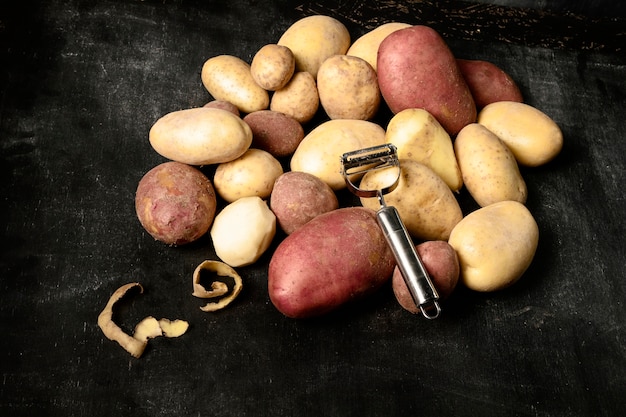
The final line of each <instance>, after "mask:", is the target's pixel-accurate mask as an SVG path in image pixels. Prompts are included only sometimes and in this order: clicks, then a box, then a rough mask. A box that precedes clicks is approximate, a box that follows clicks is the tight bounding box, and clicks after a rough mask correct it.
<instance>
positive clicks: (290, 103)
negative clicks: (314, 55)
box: [270, 72, 320, 123]
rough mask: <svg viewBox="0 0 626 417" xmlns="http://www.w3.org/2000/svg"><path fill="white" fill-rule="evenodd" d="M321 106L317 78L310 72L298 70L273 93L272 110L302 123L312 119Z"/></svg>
mask: <svg viewBox="0 0 626 417" xmlns="http://www.w3.org/2000/svg"><path fill="white" fill-rule="evenodd" d="M319 106H320V97H319V93H318V91H317V84H316V82H315V79H314V78H313V76H312V75H311V74H309V73H308V72H296V73H295V74H294V75H293V77H291V80H290V81H289V82H288V83H287V85H285V86H284V87H283V88H281V89H280V90H277V91H275V92H274V94H273V95H272V100H271V102H270V110H272V111H276V112H279V113H284V114H286V115H288V116H291V117H293V118H294V119H296V120H297V121H298V122H300V123H306V122H308V121H310V120H311V119H312V118H313V116H315V113H317V109H318V108H319Z"/></svg>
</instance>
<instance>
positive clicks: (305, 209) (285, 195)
mask: <svg viewBox="0 0 626 417" xmlns="http://www.w3.org/2000/svg"><path fill="white" fill-rule="evenodd" d="M270 208H271V209H272V211H273V212H274V214H275V215H276V220H278V224H279V226H280V228H281V229H282V230H283V231H284V232H285V233H286V234H288V235H290V234H292V233H293V232H294V231H296V229H299V228H300V227H302V226H303V225H304V224H305V223H308V222H309V221H310V220H312V219H313V218H315V217H317V216H319V215H320V214H324V213H327V212H329V211H332V210H336V209H338V208H339V201H338V200H337V196H336V195H335V192H334V191H333V189H332V188H330V186H329V185H328V184H326V183H325V182H324V181H322V180H320V179H319V178H317V177H316V176H315V175H313V174H309V173H307V172H298V171H289V172H285V173H284V174H282V175H281V176H280V177H278V178H277V179H276V181H275V182H274V188H273V189H272V195H271V196H270Z"/></svg>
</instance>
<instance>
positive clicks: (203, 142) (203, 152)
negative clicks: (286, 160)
mask: <svg viewBox="0 0 626 417" xmlns="http://www.w3.org/2000/svg"><path fill="white" fill-rule="evenodd" d="M149 138H150V144H151V145H152V147H153V148H154V150H155V151H157V152H158V153H159V154H160V155H162V156H163V157H165V158H167V159H171V160H173V161H178V162H182V163H185V164H189V165H210V164H219V163H222V162H228V161H232V160H233V159H236V158H238V157H240V156H241V155H243V153H244V152H245V151H247V150H248V148H249V147H250V144H251V143H252V130H250V127H249V126H248V125H247V124H246V123H244V121H243V120H241V119H240V118H239V117H237V116H235V115H234V114H233V113H231V112H229V111H227V110H222V109H216V108H207V107H198V108H192V109H185V110H177V111H174V112H171V113H168V114H166V115H165V116H163V117H161V118H160V119H159V120H157V121H156V123H154V125H153V126H152V128H151V129H150V134H149Z"/></svg>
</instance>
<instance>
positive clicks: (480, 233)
mask: <svg viewBox="0 0 626 417" xmlns="http://www.w3.org/2000/svg"><path fill="white" fill-rule="evenodd" d="M201 79H202V83H203V85H204V86H205V87H206V89H207V91H208V92H209V93H210V95H211V96H212V97H213V98H214V100H213V101H211V102H209V103H207V104H206V105H205V106H203V107H200V108H190V109H184V110H178V111H173V112H172V113H169V114H166V115H164V116H163V117H162V118H160V119H159V120H157V121H156V123H155V124H154V125H153V126H152V128H151V130H150V134H149V139H150V143H151V145H152V146H153V148H154V150H155V151H156V152H158V153H159V154H160V155H162V156H163V157H165V158H167V159H169V160H171V161H172V162H167V163H165V164H163V165H161V166H159V167H155V168H154V169H153V170H152V171H150V172H148V173H147V174H146V175H145V177H144V178H142V180H141V181H140V184H139V187H138V189H137V194H136V209H137V215H138V218H139V220H140V221H141V224H142V225H143V226H144V227H145V229H146V230H147V231H148V232H149V233H150V234H151V235H152V236H153V237H154V238H155V239H158V240H160V241H163V242H165V243H167V244H171V245H182V244H185V243H189V242H192V241H194V240H196V239H198V238H199V237H200V236H202V235H204V234H205V233H207V231H208V232H209V233H210V236H211V239H212V243H213V245H214V248H215V252H216V254H217V255H218V257H219V258H220V259H221V260H222V261H223V262H225V263H227V264H229V265H230V266H231V267H241V266H245V265H250V264H253V263H254V262H256V261H257V260H258V259H259V258H260V256H261V255H263V254H264V253H265V252H266V251H267V250H268V248H270V247H272V242H273V241H274V239H275V238H276V236H279V234H277V230H280V231H282V232H283V233H282V234H280V236H281V239H282V240H281V241H280V242H277V246H276V250H275V252H274V253H273V254H271V260H270V263H269V267H268V290H269V297H270V299H271V301H272V302H273V304H274V305H275V306H276V308H277V309H278V310H279V311H281V312H282V313H283V314H285V315H286V316H289V317H298V318H302V317H312V316H316V315H320V314H324V313H326V312H329V311H331V310H333V309H335V308H337V307H339V306H341V305H343V304H345V303H347V302H349V301H351V300H354V299H358V298H360V297H362V296H365V295H367V294H370V293H371V292H373V291H376V290H378V289H379V288H381V286H382V285H383V284H384V283H385V282H388V281H389V280H391V281H392V287H393V290H394V293H395V295H396V297H397V299H398V301H399V303H400V305H402V307H404V308H405V309H407V310H409V311H412V312H416V310H415V304H414V303H413V302H412V300H411V299H410V295H408V292H407V291H406V286H405V284H404V281H403V280H402V279H401V276H400V275H399V272H398V270H397V268H396V265H395V260H394V257H393V254H392V252H391V250H390V248H389V247H388V245H387V243H386V241H385V239H384V236H383V234H382V231H381V230H380V227H379V226H378V224H377V222H376V216H375V211H376V210H377V209H378V208H379V202H378V200H377V199H375V198H370V199H368V198H362V199H361V203H362V206H363V207H340V202H339V200H338V198H337V192H339V191H340V190H342V189H344V188H345V187H346V184H345V180H344V178H343V176H342V173H341V166H340V157H341V155H342V154H343V153H344V152H348V151H353V150H357V149H362V148H366V147H370V146H375V145H382V144H385V143H393V144H394V145H395V146H396V147H397V149H398V155H399V158H400V166H401V177H400V181H399V185H398V186H397V188H396V189H394V190H393V191H392V192H391V193H389V194H388V195H387V196H386V201H387V203H388V204H389V205H393V206H395V207H396V208H397V210H398V211H399V213H400V216H401V218H402V219H403V221H404V223H405V224H406V226H407V229H408V231H409V233H410V234H411V236H412V237H413V238H414V239H415V241H416V242H418V243H419V244H418V245H417V248H418V253H419V254H420V255H421V257H422V260H423V262H424V264H425V266H426V268H427V270H428V271H429V273H430V275H431V279H432V280H433V282H434V284H435V287H436V288H437V290H438V291H439V293H440V296H441V298H442V299H443V298H446V297H447V296H448V295H449V294H450V293H451V292H452V291H453V290H454V288H455V286H456V284H457V281H458V282H461V283H463V284H464V285H465V286H467V287H468V288H470V289H473V290H476V291H495V290H499V289H502V288H505V287H507V286H509V285H511V284H513V283H514V282H515V281H517V280H518V279H519V278H520V277H521V276H522V274H523V273H524V272H525V271H526V269H527V268H528V266H529V265H530V263H531V261H532V259H533V257H534V255H535V251H536V249H537V245H538V237H539V233H538V226H537V223H536V221H535V219H534V218H533V216H532V214H531V213H530V212H529V210H528V209H527V208H526V206H525V202H526V198H527V187H526V184H525V182H524V179H523V178H522V175H521V173H520V169H519V166H520V165H522V166H527V167H535V166H539V165H542V164H545V163H548V162H549V161H550V160H552V159H553V158H554V157H555V156H556V155H557V154H558V153H559V152H560V150H561V147H562V145H563V137H562V134H561V131H560V129H559V127H558V126H557V125H556V123H555V122H554V121H553V120H551V119H550V118H549V117H548V116H547V115H545V114H544V113H542V112H541V111H539V110H538V109H536V108H533V107H531V106H529V105H527V104H524V103H523V100H522V95H521V93H520V90H519V89H518V87H517V85H516V84H515V82H514V81H513V80H512V79H511V77H510V76H509V75H507V74H506V73H505V72H504V71H502V70H501V69H500V68H498V67H497V66H496V65H494V64H492V63H489V62H484V61H470V60H462V59H457V58H455V56H454V55H453V54H452V52H451V50H450V49H449V47H448V46H447V44H446V43H445V41H444V40H443V39H442V38H441V36H439V34H438V33H437V32H436V31H434V30H433V29H432V28H430V27H427V26H423V25H417V26H413V25H409V24H405V23H397V22H394V23H388V24H384V25H381V26H380V27H377V28H376V29H374V30H372V31H370V32H368V33H366V34H364V35H363V36H362V37H360V38H359V39H357V40H356V41H354V42H351V39H350V34H349V33H348V30H347V29H346V27H345V26H344V25H343V24H342V23H341V22H339V21H338V20H336V19H334V18H331V17H329V16H322V15H316V16H309V17H306V18H303V19H301V20H299V21H297V22H295V23H294V24H293V25H292V26H291V27H289V28H288V29H287V30H286V31H285V32H284V33H283V35H282V36H281V37H280V39H279V40H278V41H277V43H276V44H270V45H265V46H263V47H261V48H260V49H259V50H258V52H257V54H256V55H255V56H254V58H253V59H252V61H251V63H250V64H249V63H247V62H245V61H244V60H242V59H240V58H238V57H235V56H229V55H220V56H215V57H211V58H209V59H208V60H207V61H206V62H205V63H204V65H203V67H202V73H201ZM383 106H387V108H388V109H389V110H390V111H391V113H390V114H392V116H391V117H390V118H389V120H385V121H384V122H383V123H381V122H380V121H376V118H377V117H378V116H379V115H380V114H385V113H383V112H381V108H382V107H383ZM321 112H323V115H324V117H322V120H321V121H319V122H313V121H314V120H317V119H319V118H316V117H315V116H316V115H319V114H320V113H321ZM207 165H214V166H215V175H214V177H213V178H211V179H209V178H207V177H206V175H205V174H203V172H202V171H201V170H200V169H199V168H200V167H201V166H207ZM286 167H288V169H286ZM390 175H391V173H390V172H389V171H386V170H378V171H371V172H368V173H367V174H366V175H365V176H364V177H363V178H362V179H361V184H362V186H363V187H364V188H374V189H377V188H380V187H383V186H384V184H385V183H387V182H388V181H389V176H390ZM462 187H466V189H467V190H468V192H469V194H470V195H471V196H472V197H473V198H474V200H475V201H476V203H477V204H478V205H479V206H480V207H481V208H479V209H477V210H475V211H473V212H471V213H470V214H468V215H465V216H464V215H463V210H462V207H461V206H460V205H459V201H458V198H457V196H458V192H459V190H461V188H462ZM219 199H221V200H223V202H224V207H223V208H219V206H220V204H219V201H220V200H219ZM392 277H393V279H392ZM407 297H408V298H407Z"/></svg>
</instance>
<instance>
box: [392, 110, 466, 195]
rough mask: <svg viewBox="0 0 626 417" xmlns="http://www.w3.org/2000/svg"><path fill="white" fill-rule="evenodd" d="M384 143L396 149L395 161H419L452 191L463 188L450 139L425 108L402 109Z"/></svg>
mask: <svg viewBox="0 0 626 417" xmlns="http://www.w3.org/2000/svg"><path fill="white" fill-rule="evenodd" d="M385 140H386V141H387V142H388V143H393V144H394V145H395V146H396V148H397V149H398V158H401V159H412V160H414V161H417V162H420V163H422V164H424V165H426V166H427V167H429V168H430V169H432V170H433V171H435V173H437V175H439V176H440V177H441V178H442V179H443V180H444V181H445V183H446V184H447V185H448V187H450V189H451V190H452V191H458V190H460V189H461V187H462V186H463V178H462V176H461V170H460V168H459V165H458V163H457V160H456V155H455V154H454V148H453V144H452V139H451V138H450V135H449V134H448V132H446V130H445V129H444V128H443V127H442V126H441V124H440V123H439V122H438V121H437V119H435V117H434V116H433V115H432V114H430V113H429V112H427V111H426V110H424V109H405V110H402V111H401V112H399V113H397V114H395V115H394V116H393V117H392V118H391V120H390V121H389V124H388V125H387V130H386V133H385Z"/></svg>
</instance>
